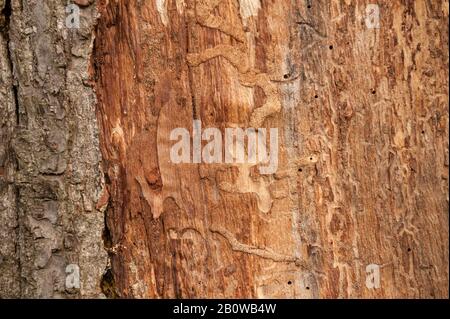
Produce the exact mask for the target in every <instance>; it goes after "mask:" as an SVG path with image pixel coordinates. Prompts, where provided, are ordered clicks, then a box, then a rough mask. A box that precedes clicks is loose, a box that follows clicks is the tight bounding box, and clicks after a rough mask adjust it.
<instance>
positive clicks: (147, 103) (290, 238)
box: [95, 0, 448, 298]
mask: <svg viewBox="0 0 450 319" xmlns="http://www.w3.org/2000/svg"><path fill="white" fill-rule="evenodd" d="M367 4H368V3H366V2H364V1H346V2H344V1H335V2H332V3H331V4H328V3H326V2H317V1H314V2H303V1H261V2H260V1H252V0H242V1H231V0H230V1H225V0H224V1H218V0H215V1H201V0H198V1H193V0H192V1H156V3H153V2H151V1H149V2H145V3H139V2H135V1H126V2H114V1H103V2H100V6H99V12H100V15H101V16H100V19H99V25H98V29H97V38H96V48H95V74H96V76H97V78H96V89H97V94H98V97H99V108H98V113H97V114H98V119H99V122H100V127H101V147H102V154H103V158H104V164H105V173H106V174H107V176H108V178H107V179H108V180H109V185H108V186H109V187H110V193H111V203H110V207H109V208H108V210H107V223H108V230H109V233H110V245H111V246H114V247H117V250H115V251H114V253H112V254H111V260H112V273H113V275H114V279H115V292H116V293H117V295H119V296H123V297H152V298H153V297H289V298H292V297H295V298H299V297H328V298H335V297H443V296H448V291H447V287H446V282H447V279H448V268H447V263H448V246H447V239H448V214H447V207H448V201H447V192H448V174H447V169H448V139H447V133H448V113H447V103H448V95H447V88H448V82H447V75H448V72H447V67H448V50H447V43H448V40H447V36H448V29H447V26H446V21H447V17H448V10H447V3H438V2H436V1H416V2H408V3H402V2H400V1H394V2H383V3H380V7H381V22H380V28H379V29H368V28H367V26H366V25H365V23H364V16H365V14H366V13H365V8H366V5H367ZM193 120H201V121H202V125H203V126H204V127H218V128H221V129H224V128H225V127H234V126H238V127H244V128H245V127H267V128H269V127H278V128H279V129H280V131H281V133H280V134H281V135H282V136H281V137H280V139H281V142H280V165H279V169H278V172H277V173H276V174H273V175H270V176H262V175H259V174H258V173H257V172H256V171H254V170H252V168H251V167H250V168H249V167H245V166H243V165H227V164H214V165H211V164H204V163H202V164H177V165H175V164H171V163H170V159H169V155H168V150H169V149H170V145H171V144H170V143H171V141H169V140H168V136H169V134H170V131H171V130H172V129H173V128H176V127H185V128H188V129H189V130H191V129H192V121H193ZM242 185H245V186H242ZM265 208H267V209H265ZM296 261H298V262H296ZM370 264H378V265H380V266H381V277H382V278H381V288H379V289H372V290H371V289H368V288H367V287H366V286H365V280H366V266H367V265H370ZM300 265H303V267H301V266H300Z"/></svg>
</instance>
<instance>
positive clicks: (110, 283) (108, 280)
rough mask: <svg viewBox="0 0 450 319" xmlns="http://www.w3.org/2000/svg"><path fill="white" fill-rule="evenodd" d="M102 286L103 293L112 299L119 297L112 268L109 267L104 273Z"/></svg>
mask: <svg viewBox="0 0 450 319" xmlns="http://www.w3.org/2000/svg"><path fill="white" fill-rule="evenodd" d="M100 287H101V289H102V292H103V294H104V295H105V296H106V297H107V298H111V299H116V298H119V295H118V294H117V291H116V284H115V280H114V275H113V273H112V271H111V268H107V269H106V271H105V273H104V274H103V276H102V280H101V282H100Z"/></svg>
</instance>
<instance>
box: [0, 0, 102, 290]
mask: <svg viewBox="0 0 450 319" xmlns="http://www.w3.org/2000/svg"><path fill="white" fill-rule="evenodd" d="M66 5H67V1H62V0H47V1H18V0H12V1H4V0H2V1H0V8H2V9H3V10H2V32H1V35H0V53H1V54H0V67H1V69H0V79H1V84H2V85H1V89H0V94H1V95H0V100H1V102H2V103H1V104H0V118H1V125H2V126H1V128H0V137H1V139H2V140H1V143H0V167H1V168H0V173H1V174H0V178H1V179H0V200H1V201H0V210H1V213H0V254H1V255H0V296H1V297H24V298H27V297H46V298H50V297H55V298H56V297H58V298H59V297H64V298H67V297H99V296H101V295H102V294H101V289H100V278H101V276H102V273H103V272H104V270H105V269H106V267H107V258H106V252H105V251H104V249H103V241H102V239H101V237H102V230H103V225H104V217H103V213H102V212H100V211H98V210H96V208H95V206H96V205H95V203H96V201H97V197H98V195H99V193H100V191H101V187H102V177H101V173H100V169H99V161H100V155H99V149H98V142H97V141H98V138H97V126H96V119H95V110H94V107H95V96H94V94H93V90H92V88H91V87H90V85H89V83H88V80H89V64H90V54H91V51H92V43H93V30H94V23H95V15H96V11H95V6H88V7H82V9H81V25H80V28H78V29H76V28H75V29H70V28H67V27H66V25H65V19H66V16H67V13H66V11H65V8H66ZM71 264H72V265H76V266H72V267H75V268H77V267H79V270H80V272H79V273H80V285H79V289H78V285H77V283H75V282H74V283H73V284H70V283H69V285H66V278H67V277H68V276H74V273H73V272H74V270H73V269H74V268H70V267H69V268H68V269H66V268H67V266H68V265H71ZM66 270H67V272H68V273H66ZM75 275H76V274H75ZM75 280H76V279H75Z"/></svg>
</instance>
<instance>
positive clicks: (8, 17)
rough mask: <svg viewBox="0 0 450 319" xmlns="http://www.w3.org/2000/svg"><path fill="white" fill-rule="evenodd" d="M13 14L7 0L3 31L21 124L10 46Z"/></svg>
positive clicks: (17, 120) (15, 103)
mask: <svg viewBox="0 0 450 319" xmlns="http://www.w3.org/2000/svg"><path fill="white" fill-rule="evenodd" d="M11 15H12V4H11V0H6V1H5V7H4V8H3V10H2V16H3V19H4V20H3V25H2V26H1V29H2V33H3V34H4V37H5V40H6V45H7V49H8V50H7V57H6V59H7V60H8V63H9V66H10V69H11V72H12V75H13V86H12V92H13V98H14V108H15V117H16V124H17V125H19V92H18V91H19V90H18V87H17V84H16V83H15V81H14V64H13V59H12V52H11V47H10V36H9V29H10V21H11Z"/></svg>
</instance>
